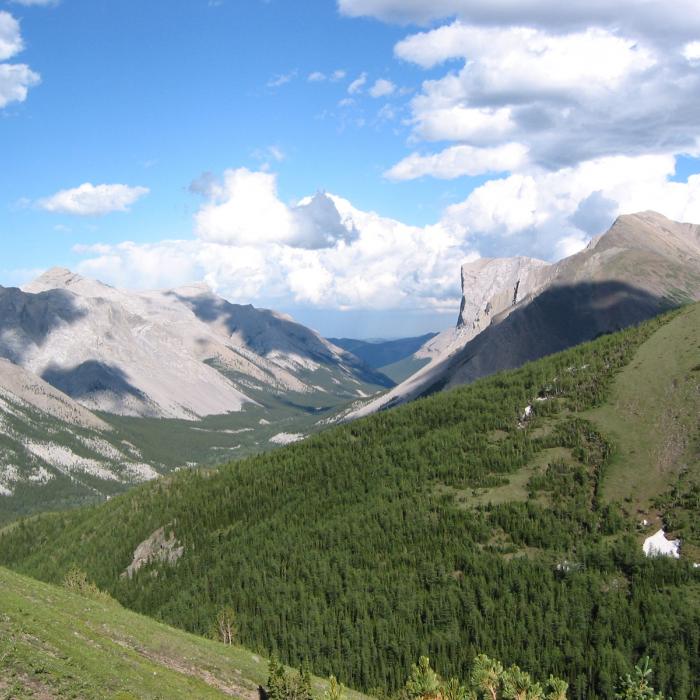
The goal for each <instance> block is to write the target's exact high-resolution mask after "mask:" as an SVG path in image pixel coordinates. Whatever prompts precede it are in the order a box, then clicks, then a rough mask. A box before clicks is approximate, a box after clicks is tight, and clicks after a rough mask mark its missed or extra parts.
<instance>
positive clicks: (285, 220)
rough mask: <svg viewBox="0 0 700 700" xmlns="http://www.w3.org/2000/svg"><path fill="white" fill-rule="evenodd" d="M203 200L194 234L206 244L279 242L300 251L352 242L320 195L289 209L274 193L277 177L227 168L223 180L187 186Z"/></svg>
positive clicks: (350, 232)
mask: <svg viewBox="0 0 700 700" xmlns="http://www.w3.org/2000/svg"><path fill="white" fill-rule="evenodd" d="M190 189H191V190H193V191H200V192H203V193H204V194H205V196H206V201H205V203H204V204H203V205H202V207H201V208H200V210H199V211H198V212H197V214H196V216H195V232H196V234H197V235H198V236H199V238H201V239H202V240H205V241H210V242H216V243H226V244H229V245H239V246H254V247H255V246H266V245H269V244H270V243H279V244H282V245H289V246H293V247H299V248H311V249H313V248H325V247H329V246H332V245H334V244H335V243H336V242H337V241H341V240H344V241H347V240H350V239H351V238H352V237H353V236H354V235H355V231H354V230H353V229H352V228H348V227H346V226H345V225H343V223H342V222H341V220H340V215H339V214H338V212H337V210H336V208H335V205H334V204H333V202H332V200H331V199H329V198H328V197H327V196H326V195H324V194H320V193H319V194H316V195H315V196H314V197H311V198H308V199H306V200H302V201H301V202H300V203H298V204H297V205H294V206H288V205H287V204H285V203H284V202H282V201H281V200H280V199H279V197H278V195H277V179H276V177H275V175H273V174H271V173H268V172H253V171H250V170H248V169H247V168H239V169H237V170H227V171H226V172H225V173H224V175H223V179H222V180H221V181H212V180H211V179H210V178H208V179H207V182H206V183H205V184H204V185H202V183H201V181H197V183H193V185H191V186H190Z"/></svg>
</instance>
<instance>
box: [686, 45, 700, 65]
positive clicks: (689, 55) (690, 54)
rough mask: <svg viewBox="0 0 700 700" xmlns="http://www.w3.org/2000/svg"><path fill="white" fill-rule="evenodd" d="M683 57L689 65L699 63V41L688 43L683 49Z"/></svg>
mask: <svg viewBox="0 0 700 700" xmlns="http://www.w3.org/2000/svg"><path fill="white" fill-rule="evenodd" d="M683 56H684V57H685V59H686V61H689V62H690V63H695V62H697V61H700V41H689V42H688V43H687V44H686V45H685V46H684V47H683Z"/></svg>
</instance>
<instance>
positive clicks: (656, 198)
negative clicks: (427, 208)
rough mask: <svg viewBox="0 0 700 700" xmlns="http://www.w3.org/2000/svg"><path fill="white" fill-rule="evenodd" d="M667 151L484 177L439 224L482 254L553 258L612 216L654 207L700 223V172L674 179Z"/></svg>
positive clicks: (672, 162)
mask: <svg viewBox="0 0 700 700" xmlns="http://www.w3.org/2000/svg"><path fill="white" fill-rule="evenodd" d="M674 172H675V159H674V157H673V156H669V155H666V156H650V155H645V156H636V157H628V156H612V157H605V158H599V159H595V160H590V161H586V162H584V163H580V164H578V165H576V166H573V167H569V168H563V169H561V170H558V171H547V170H545V169H538V170H535V169H533V170H532V171H530V172H529V173H527V174H525V173H515V174H512V175H509V176H507V177H502V178H498V179H495V180H489V181H488V182H486V183H485V184H483V185H482V186H480V187H478V188H476V189H475V190H474V191H473V192H472V193H471V194H470V195H469V196H468V197H467V198H466V199H465V200H464V201H463V202H460V203H458V204H455V205H452V206H450V207H448V208H447V210H446V211H445V213H444V216H443V219H442V224H443V225H444V226H447V227H448V228H450V227H453V228H454V229H457V230H459V231H460V232H461V235H462V236H464V237H465V238H466V239H468V240H470V241H471V243H472V245H473V246H474V247H475V249H477V250H478V251H479V252H480V253H481V254H482V255H488V256H499V255H515V254H528V255H533V256H536V257H543V258H547V259H552V258H556V257H561V256H562V255H564V254H566V253H569V252H570V251H571V250H572V247H574V245H573V242H575V245H578V246H583V245H584V244H585V242H587V241H588V240H590V238H591V236H592V235H595V234H598V233H602V232H603V231H605V230H606V229H607V228H608V227H609V226H610V224H611V223H612V220H613V219H614V217H615V216H617V215H619V214H630V213H634V212H639V211H644V210H647V209H652V210H655V211H658V212H661V213H662V214H664V215H665V216H667V217H669V218H671V219H675V220H677V221H690V222H700V175H693V176H691V177H690V178H689V179H688V182H686V183H681V182H674V181H672V180H671V177H672V176H673V175H674Z"/></svg>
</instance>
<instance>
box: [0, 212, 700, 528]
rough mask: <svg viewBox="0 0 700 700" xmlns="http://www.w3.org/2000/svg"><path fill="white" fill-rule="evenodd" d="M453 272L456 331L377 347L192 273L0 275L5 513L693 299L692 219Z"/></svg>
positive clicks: (232, 447) (293, 432) (451, 380)
mask: <svg viewBox="0 0 700 700" xmlns="http://www.w3.org/2000/svg"><path fill="white" fill-rule="evenodd" d="M457 264H458V261H456V266H457ZM461 278H462V302H461V307H460V309H459V314H458V320H457V324H456V326H455V327H454V328H453V329H450V330H448V331H444V332H442V333H440V334H438V335H435V334H429V335H427V336H423V337H419V338H406V339H399V340H392V341H381V342H369V341H360V340H355V339H347V338H340V339H331V340H328V339H324V338H322V337H321V336H320V335H319V334H318V333H316V332H315V331H312V330H310V329H309V328H306V327H305V326H303V325H301V324H299V323H297V322H295V321H294V320H293V319H291V318H290V317H289V316H286V315H285V314H281V313H278V312H275V311H270V310H266V309H258V308H255V307H253V306H251V305H240V304H233V303H231V302H229V301H227V300H225V299H223V298H221V297H219V296H217V295H216V294H215V293H214V292H213V291H212V290H211V289H209V288H208V287H207V286H206V285H203V284H193V285H189V286H185V287H181V288H177V289H171V290H158V291H145V292H135V291H127V290H120V289H116V288H114V287H111V286H109V285H106V284H103V283H101V282H98V281H96V280H92V279H89V278H86V277H83V276H80V275H78V274H75V273H73V272H71V271H70V270H67V269H63V268H53V269H51V270H49V271H47V272H45V273H44V274H42V275H41V276H40V277H38V278H37V279H36V280H34V281H33V282H31V283H29V284H27V285H26V286H25V287H23V288H22V289H17V288H1V287H0V494H1V495H2V501H1V502H2V505H3V508H2V509H0V520H9V519H11V518H12V517H15V516H16V515H18V514H21V513H28V512H33V511H34V510H37V509H38V510H42V509H47V508H61V507H66V506H70V505H75V504H78V503H85V502H92V501H95V500H100V499H102V498H104V497H109V496H112V495H114V494H115V493H118V492H119V491H121V490H124V489H125V488H127V487H128V486H130V485H132V484H135V483H138V482H140V481H144V480H149V479H152V478H155V477H157V476H158V475H159V474H165V473H168V472H169V471H172V470H174V469H179V468H183V467H191V466H194V465H196V464H216V463H219V462H221V461H224V460H226V459H231V458H233V457H241V456H245V455H248V454H252V453H257V452H261V451H264V450H266V449H270V448H272V447H275V446H278V445H281V444H286V443H289V442H294V441H298V440H301V439H303V438H304V437H305V436H307V435H309V434H311V433H313V432H317V431H319V430H321V429H322V428H324V427H325V426H327V425H328V424H329V423H332V422H336V421H338V420H349V419H354V418H358V417H361V416H363V415H367V414H369V413H373V412H376V411H378V410H382V409H385V408H388V407H391V406H394V405H396V404H399V403H404V402H406V401H409V400H411V399H414V398H417V397H419V396H425V395H427V394H430V393H434V392H435V391H438V390H441V389H444V388H449V387H453V386H457V385H459V384H464V383H469V382H472V381H474V380H475V379H478V378H479V377H483V376H485V375H489V374H492V373H494V372H497V371H499V370H503V369H510V368H515V367H519V366H520V365H522V364H523V363H525V362H527V361H530V360H534V359H537V358H539V357H542V356H544V355H548V354H551V353H553V352H557V351H560V350H563V349H565V348H567V347H570V346H573V345H576V344H578V343H581V342H583V341H585V340H590V339H592V338H595V337H597V336H599V335H601V334H605V333H610V332H613V331H616V330H619V329H621V328H625V327H627V326H629V325H631V324H636V323H639V322H640V321H643V320H644V319H647V318H650V317H652V316H654V315H655V314H657V313H659V312H660V311H663V310H664V309H667V308H671V307H673V306H678V305H679V304H683V303H685V302H689V301H693V300H697V299H700V227H699V226H696V225H691V224H682V223H677V222H672V221H670V220H668V219H666V218H664V217H662V216H661V215H659V214H655V213H653V212H644V213H640V214H635V215H629V216H622V217H620V218H619V219H618V220H617V221H616V222H615V223H614V224H613V226H612V228H611V229H610V230H609V231H608V232H607V233H605V234H604V235H602V236H599V237H598V238H596V239H594V240H593V241H591V243H590V244H589V245H588V246H587V248H586V249H585V250H583V251H581V252H580V253H577V254H576V255H573V256H571V257H568V258H565V259H564V260H561V261H559V262H557V263H553V264H550V263H547V262H544V261H541V260H535V259H532V258H524V257H517V258H504V259H488V258H482V259H478V260H476V261H473V262H469V263H467V264H464V265H463V266H462V268H461ZM395 381H396V382H400V383H399V384H398V385H397V386H394V382H395ZM387 390H388V391H387Z"/></svg>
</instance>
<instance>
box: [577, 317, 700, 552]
mask: <svg viewBox="0 0 700 700" xmlns="http://www.w3.org/2000/svg"><path fill="white" fill-rule="evenodd" d="M699 370H700V305H698V304H695V305H693V306H689V307H686V308H685V309H683V310H682V312H681V313H680V314H679V315H678V316H676V317H675V318H674V319H673V320H672V321H671V322H670V323H668V324H666V325H665V326H663V327H662V328H660V329H659V330H658V331H657V332H656V333H655V334H654V335H653V336H652V337H651V338H650V339H649V340H648V341H647V342H646V343H644V345H643V346H642V347H641V348H640V349H639V351H638V352H637V354H636V356H635V357H634V359H633V360H632V362H630V363H629V364H628V365H627V367H625V368H624V369H623V370H622V371H621V372H620V373H619V374H618V375H617V377H616V378H615V381H614V384H613V387H612V392H611V397H610V399H609V400H608V401H607V402H606V403H605V404H604V405H603V406H600V407H598V408H596V409H594V410H593V411H590V412H589V413H588V414H587V415H588V417H590V418H591V419H592V420H593V421H594V422H595V423H596V424H597V425H598V426H599V427H600V429H601V430H605V431H606V433H607V434H608V435H609V436H610V437H611V438H612V440H613V442H614V444H615V448H616V449H615V454H614V456H613V459H612V460H611V462H610V464H609V465H608V467H607V469H606V475H605V479H604V481H603V484H602V495H603V498H605V499H606V500H607V501H619V502H623V504H624V509H625V510H626V512H627V513H628V514H629V515H630V516H632V517H636V518H637V519H642V518H646V519H648V520H649V521H650V522H651V525H650V529H653V528H654V527H658V526H659V525H660V519H661V516H662V513H661V512H659V510H658V509H655V508H654V507H653V506H654V502H655V501H656V499H657V498H658V497H659V495H660V494H663V493H664V492H666V491H667V490H669V489H670V488H671V487H672V486H673V485H674V484H675V483H676V481H677V480H678V479H679V477H682V478H683V479H685V480H699V479H700V449H699V448H700V420H699V419H698V416H700V371H699ZM678 534H683V533H678ZM697 544H700V543H697ZM697 544H695V545H694V549H693V553H694V554H700V549H697ZM691 546H693V545H691Z"/></svg>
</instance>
